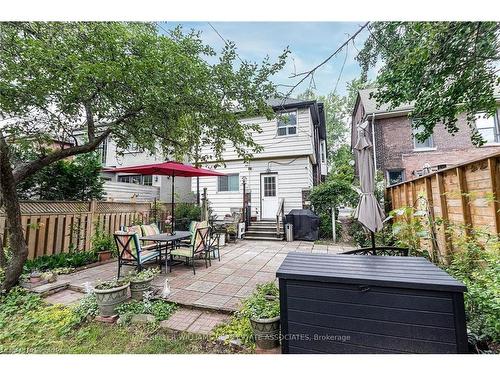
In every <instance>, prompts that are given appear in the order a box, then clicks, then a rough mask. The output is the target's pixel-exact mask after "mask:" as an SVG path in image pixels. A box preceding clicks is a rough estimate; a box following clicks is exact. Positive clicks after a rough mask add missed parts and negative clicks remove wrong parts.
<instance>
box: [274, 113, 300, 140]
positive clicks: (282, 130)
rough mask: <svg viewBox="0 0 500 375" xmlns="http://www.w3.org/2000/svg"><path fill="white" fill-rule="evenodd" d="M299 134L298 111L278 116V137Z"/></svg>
mask: <svg viewBox="0 0 500 375" xmlns="http://www.w3.org/2000/svg"><path fill="white" fill-rule="evenodd" d="M294 134H297V111H288V112H280V113H279V114H278V136H284V135H294Z"/></svg>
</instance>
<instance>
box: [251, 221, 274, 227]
mask: <svg viewBox="0 0 500 375" xmlns="http://www.w3.org/2000/svg"><path fill="white" fill-rule="evenodd" d="M249 226H250V227H275V226H276V222H275V221H274V222H271V223H263V222H258V221H256V222H253V223H250V225H249Z"/></svg>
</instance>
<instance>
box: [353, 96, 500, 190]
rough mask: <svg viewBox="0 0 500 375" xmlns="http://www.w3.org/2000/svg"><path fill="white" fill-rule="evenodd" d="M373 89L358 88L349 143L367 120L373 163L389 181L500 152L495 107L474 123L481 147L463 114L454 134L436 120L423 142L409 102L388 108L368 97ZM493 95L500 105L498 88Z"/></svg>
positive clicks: (478, 115) (478, 117) (400, 179)
mask: <svg viewBox="0 0 500 375" xmlns="http://www.w3.org/2000/svg"><path fill="white" fill-rule="evenodd" d="M372 92H373V89H365V90H360V91H359V92H358V96H357V99H356V103H355V106H354V110H353V114H352V122H351V147H352V145H354V144H355V143H356V136H357V133H356V125H357V124H359V123H360V122H363V121H369V124H370V126H369V129H370V136H371V137H372V139H373V143H374V159H375V162H376V167H377V170H378V171H381V172H383V174H384V178H385V181H386V182H387V184H388V185H393V184H396V183H399V182H403V181H407V180H411V179H412V178H415V177H418V176H422V175H424V174H427V173H430V172H433V171H436V170H438V169H441V168H445V167H450V166H453V165H455V164H459V163H463V162H466V161H469V160H472V159H476V158H479V157H482V156H486V155H489V154H493V153H497V152H500V125H499V123H500V122H499V116H500V111H499V110H498V109H497V113H496V115H495V116H493V117H490V118H485V117H484V114H482V113H478V114H477V120H476V127H477V129H478V130H479V132H480V133H481V134H482V136H483V138H484V139H485V140H486V144H485V145H483V146H481V147H476V146H474V145H473V144H472V142H471V130H470V128H469V126H468V124H467V122H466V119H465V116H460V117H459V119H458V122H457V125H458V127H459V131H458V133H456V134H455V135H451V134H449V133H448V132H447V131H446V129H445V128H444V126H440V124H437V125H436V127H435V128H434V134H433V135H432V136H431V137H429V138H428V139H427V140H426V141H425V142H419V141H418V140H416V139H415V138H414V134H415V132H418V129H416V130H415V129H413V127H412V125H411V123H412V118H411V116H410V113H411V110H412V108H413V107H412V105H411V104H405V105H401V106H399V107H397V108H394V109H389V106H388V105H386V104H382V105H381V106H380V107H377V103H376V101H375V99H374V98H371V97H370V94H371V93H372ZM496 98H497V103H498V105H499V107H500V92H497V93H496Z"/></svg>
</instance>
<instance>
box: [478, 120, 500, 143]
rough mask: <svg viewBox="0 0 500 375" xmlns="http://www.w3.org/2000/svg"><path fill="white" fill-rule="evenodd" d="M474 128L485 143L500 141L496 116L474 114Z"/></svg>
mask: <svg viewBox="0 0 500 375" xmlns="http://www.w3.org/2000/svg"><path fill="white" fill-rule="evenodd" d="M476 128H477V130H478V132H479V134H481V136H482V137H483V139H484V141H485V142H486V143H496V142H500V131H499V129H498V128H499V126H498V121H497V119H496V116H491V117H486V114H485V113H484V112H483V113H478V114H477V115H476Z"/></svg>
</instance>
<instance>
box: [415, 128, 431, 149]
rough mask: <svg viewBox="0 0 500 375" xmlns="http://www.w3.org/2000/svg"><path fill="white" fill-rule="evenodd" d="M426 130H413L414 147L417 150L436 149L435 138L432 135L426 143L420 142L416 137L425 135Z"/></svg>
mask: <svg viewBox="0 0 500 375" xmlns="http://www.w3.org/2000/svg"><path fill="white" fill-rule="evenodd" d="M423 131H424V129H422V128H413V145H414V147H415V150H425V149H429V148H434V137H433V136H432V135H431V136H430V137H429V138H427V139H426V140H425V141H423V142H422V141H419V140H418V139H417V138H416V137H415V135H417V134H420V133H423Z"/></svg>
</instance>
